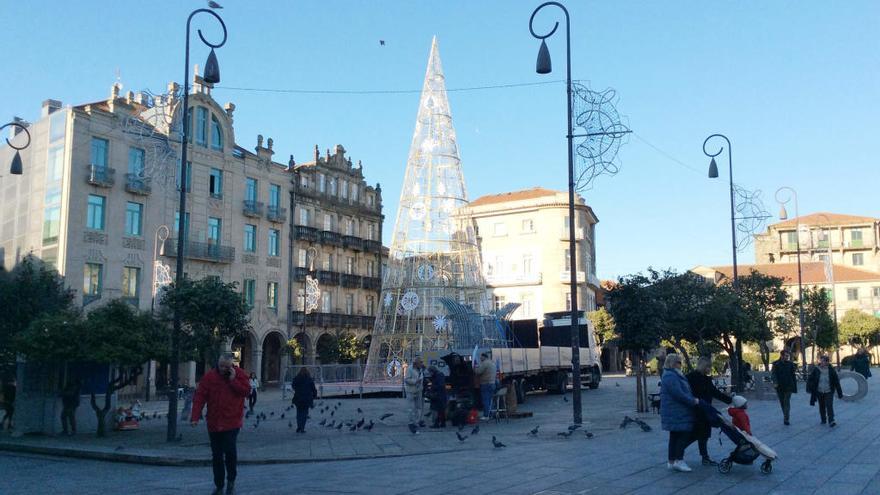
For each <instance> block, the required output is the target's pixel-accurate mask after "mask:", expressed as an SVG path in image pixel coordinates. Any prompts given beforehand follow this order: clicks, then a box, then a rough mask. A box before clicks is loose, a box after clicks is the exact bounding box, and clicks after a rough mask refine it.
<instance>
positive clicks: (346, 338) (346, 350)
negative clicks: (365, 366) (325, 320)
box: [337, 333, 367, 364]
mask: <svg viewBox="0 0 880 495" xmlns="http://www.w3.org/2000/svg"><path fill="white" fill-rule="evenodd" d="M337 345H338V351H337V355H338V356H339V362H340V363H343V364H351V363H353V362H355V361H357V360H358V359H363V358H365V357H367V347H366V346H365V345H364V343H363V341H361V340H360V339H358V338H357V337H356V336H355V335H354V334H352V333H347V334H345V335H343V336H341V337H339V339H338V340H337Z"/></svg>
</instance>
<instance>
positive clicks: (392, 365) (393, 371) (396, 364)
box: [385, 358, 403, 378]
mask: <svg viewBox="0 0 880 495" xmlns="http://www.w3.org/2000/svg"><path fill="white" fill-rule="evenodd" d="M402 369H403V366H402V365H401V364H400V361H398V360H397V358H394V359H392V360H391V361H388V364H386V365H385V374H386V375H388V378H394V377H395V376H397V375H399V374H400V371H401V370H402Z"/></svg>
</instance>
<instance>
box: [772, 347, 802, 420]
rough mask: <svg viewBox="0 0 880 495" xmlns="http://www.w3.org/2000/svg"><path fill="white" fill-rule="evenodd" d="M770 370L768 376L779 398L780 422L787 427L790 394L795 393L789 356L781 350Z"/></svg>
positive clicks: (794, 377) (794, 382)
mask: <svg viewBox="0 0 880 495" xmlns="http://www.w3.org/2000/svg"><path fill="white" fill-rule="evenodd" d="M772 366H773V367H772V368H770V369H771V371H770V376H771V378H772V379H773V386H774V387H776V396H777V397H778V398H779V406H780V407H781V408H782V422H783V423H784V424H785V425H786V426H787V425H789V424H790V423H789V422H788V415H789V412H791V394H796V393H797V376H795V366H794V363H792V362H791V354H789V352H788V351H786V350H783V351H782V352H780V353H779V359H777V360H776V361H773V365H772Z"/></svg>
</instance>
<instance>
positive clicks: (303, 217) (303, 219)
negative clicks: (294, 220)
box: [299, 207, 309, 227]
mask: <svg viewBox="0 0 880 495" xmlns="http://www.w3.org/2000/svg"><path fill="white" fill-rule="evenodd" d="M299 224H300V225H305V226H306V227H308V225H309V210H307V209H305V208H302V207H301V208H300V209H299Z"/></svg>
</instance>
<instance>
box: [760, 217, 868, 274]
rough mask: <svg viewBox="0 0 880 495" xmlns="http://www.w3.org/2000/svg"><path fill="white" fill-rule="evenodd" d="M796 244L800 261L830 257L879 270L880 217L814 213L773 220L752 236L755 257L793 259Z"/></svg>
mask: <svg viewBox="0 0 880 495" xmlns="http://www.w3.org/2000/svg"><path fill="white" fill-rule="evenodd" d="M798 224H800V235H799V236H798V232H797V225H798ZM798 245H800V251H801V262H802V263H803V262H805V261H824V260H825V259H826V258H829V257H830V259H831V262H832V263H833V264H835V265H842V266H848V267H852V268H855V269H858V270H867V271H873V272H880V218H874V217H865V216H855V215H841V214H838V213H813V214H810V215H804V216H801V217H800V218H792V219H789V220H786V221H784V222H779V223H774V224H772V225H770V226H768V227H767V231H766V232H764V233H763V234H758V235H756V236H755V260H756V261H757V262H758V263H759V264H764V263H795V262H797V251H798Z"/></svg>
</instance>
